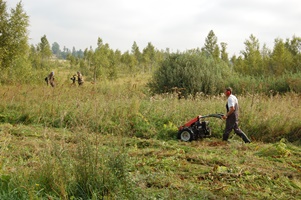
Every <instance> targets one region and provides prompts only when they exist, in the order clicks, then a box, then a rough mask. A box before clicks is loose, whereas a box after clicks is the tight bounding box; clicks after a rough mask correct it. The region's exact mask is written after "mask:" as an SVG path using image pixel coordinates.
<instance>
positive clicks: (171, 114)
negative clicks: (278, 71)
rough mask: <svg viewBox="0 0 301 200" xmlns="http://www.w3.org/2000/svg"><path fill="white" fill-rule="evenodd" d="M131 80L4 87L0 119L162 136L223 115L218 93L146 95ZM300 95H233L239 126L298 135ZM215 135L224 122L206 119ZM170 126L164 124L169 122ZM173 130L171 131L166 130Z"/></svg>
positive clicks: (257, 134) (260, 134)
mask: <svg viewBox="0 0 301 200" xmlns="http://www.w3.org/2000/svg"><path fill="white" fill-rule="evenodd" d="M135 84H136V83H135V82H134V81H133V80H128V81H127V82H120V83H118V82H117V83H116V82H114V83H110V82H103V83H101V84H99V85H92V84H91V85H88V84H86V85H85V86H84V87H71V86H69V85H66V86H61V87H57V88H50V87H46V86H45V87H43V86H26V85H25V86H22V85H20V86H4V87H2V88H1V91H0V96H2V101H1V103H0V111H1V115H0V121H1V122H6V123H11V124H20V123H21V124H37V125H43V126H45V127H55V128H66V129H68V130H72V131H77V130H81V129H86V130H88V131H90V132H95V133H103V134H113V135H121V136H137V137H141V138H157V137H161V138H165V139H172V137H169V136H167V135H165V136H164V132H166V128H168V127H169V128H170V129H173V130H175V131H176V127H177V126H180V125H182V124H183V123H185V122H186V121H188V120H189V119H191V118H193V117H195V116H197V115H200V114H201V115H206V114H211V113H224V112H225V103H226V98H225V97H224V96H223V95H216V96H206V95H202V94H197V95H196V96H194V97H191V98H190V97H188V98H187V99H180V100H179V99H178V96H177V95H176V94H172V93H171V94H163V95H156V96H150V95H149V94H148V93H147V91H146V89H145V88H143V87H141V86H138V88H137V86H136V85H135ZM299 98H300V95H299V94H296V93H286V94H283V95H279V94H276V95H275V94H270V95H269V96H267V95H260V94H256V93H247V94H245V95H238V99H239V103H240V107H241V111H240V125H241V128H242V129H244V130H245V131H246V133H247V134H248V135H249V136H250V137H251V138H253V140H260V141H266V142H272V141H279V139H281V138H282V137H284V138H287V139H288V140H290V141H294V140H297V139H298V138H300V137H299V136H300V127H301V122H300V120H298V118H299V116H300V114H301V107H300V101H299ZM209 120H210V121H211V125H212V126H213V128H214V130H213V131H214V134H216V135H217V136H220V135H221V134H222V129H223V125H224V123H223V122H222V121H221V120H217V119H209ZM168 124H169V125H168ZM171 134H172V133H171Z"/></svg>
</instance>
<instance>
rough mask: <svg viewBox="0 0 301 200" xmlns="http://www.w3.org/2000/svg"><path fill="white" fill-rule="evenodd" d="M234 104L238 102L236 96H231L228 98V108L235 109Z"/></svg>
mask: <svg viewBox="0 0 301 200" xmlns="http://www.w3.org/2000/svg"><path fill="white" fill-rule="evenodd" d="M235 104H238V100H237V98H236V96H234V95H233V94H231V95H230V96H229V97H228V108H229V109H230V108H231V107H234V108H235Z"/></svg>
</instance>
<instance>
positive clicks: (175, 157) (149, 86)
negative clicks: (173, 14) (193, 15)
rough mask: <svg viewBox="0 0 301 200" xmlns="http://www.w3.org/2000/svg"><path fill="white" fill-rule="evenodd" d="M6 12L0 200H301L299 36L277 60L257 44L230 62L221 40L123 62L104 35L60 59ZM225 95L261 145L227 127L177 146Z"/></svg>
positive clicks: (278, 45)
mask: <svg viewBox="0 0 301 200" xmlns="http://www.w3.org/2000/svg"><path fill="white" fill-rule="evenodd" d="M0 11H1V12H0V18H1V20H0V32H1V33H2V34H1V35H0V69H1V76H0V83H1V88H0V96H1V101H0V199H300V198H301V192H300V191H301V182H300V170H301V169H300V164H301V163H300V154H301V149H300V144H301V141H300V136H301V131H300V130H301V122H300V120H299V116H300V114H301V110H300V109H301V106H300V101H299V99H300V92H301V81H300V80H301V79H300V78H301V77H300V76H301V74H300V55H301V52H300V48H299V46H300V42H301V39H300V38H298V37H295V36H294V37H293V38H292V39H287V40H286V41H285V42H284V41H283V40H281V39H276V40H275V47H274V49H273V50H272V51H270V50H268V49H266V48H265V47H264V48H262V50H260V46H259V41H258V40H257V39H256V38H255V37H254V36H253V35H251V36H250V38H249V40H246V42H245V45H246V49H245V50H244V51H242V52H241V53H242V55H241V56H239V57H236V56H233V57H232V58H230V59H229V58H228V54H227V51H226V46H227V44H226V43H221V45H220V46H219V45H218V43H217V37H216V36H215V34H214V32H213V31H210V32H209V34H208V37H207V38H206V40H205V44H204V47H203V48H202V49H198V48H197V49H192V50H188V51H186V52H177V53H170V52H169V50H168V49H167V50H166V51H159V50H157V49H156V48H155V47H154V46H153V45H152V44H151V43H148V45H147V46H146V47H145V48H144V49H143V50H142V51H140V50H139V47H138V45H137V44H136V42H134V44H133V46H132V49H131V52H129V51H128V52H124V53H121V52H120V51H118V50H116V51H114V50H112V49H111V48H110V47H109V44H106V43H103V41H102V39H101V38H98V40H97V47H96V48H95V49H92V48H90V49H85V51H79V52H76V50H75V48H73V50H72V52H71V51H69V50H68V49H65V48H64V51H63V52H62V51H61V50H60V48H59V45H58V44H57V43H54V44H53V45H52V48H51V45H50V44H49V42H48V40H47V37H46V35H44V36H42V37H41V42H40V43H39V44H37V45H31V46H29V44H28V30H27V27H28V22H29V21H28V16H27V14H26V13H25V11H24V10H23V8H22V4H21V3H19V4H17V6H16V9H12V10H11V13H8V12H7V11H6V4H5V2H4V1H2V0H0ZM220 48H221V49H220ZM78 70H80V71H81V72H82V73H83V75H84V77H85V81H86V82H85V83H84V85H83V86H82V87H78V86H77V85H71V81H70V77H71V76H72V75H73V74H74V73H75V72H76V71H78ZM50 71H55V81H56V87H54V88H51V87H47V86H46V84H45V82H44V78H45V76H46V75H47V74H48V73H49V72H50ZM226 86H232V87H233V88H234V93H235V94H237V96H238V98H239V102H240V108H241V110H240V113H241V115H240V126H241V128H242V129H243V130H244V131H245V132H246V133H247V135H248V136H249V137H250V138H251V139H252V143H251V144H248V145H245V144H243V143H242V141H241V139H240V138H238V137H237V136H232V137H231V139H230V141H231V143H230V144H227V143H224V142H221V136H222V133H223V128H224V121H223V120H219V119H210V126H211V128H212V137H211V138H208V139H203V140H199V141H193V142H189V143H184V142H181V141H178V140H177V139H176V135H177V127H178V126H181V125H183V123H185V122H187V121H188V120H190V119H191V118H194V117H195V116H197V115H206V114H211V113H223V112H225V101H226V99H225V97H224V96H223V95H222V94H221V93H222V91H223V89H224V87H226ZM182 97H185V98H182Z"/></svg>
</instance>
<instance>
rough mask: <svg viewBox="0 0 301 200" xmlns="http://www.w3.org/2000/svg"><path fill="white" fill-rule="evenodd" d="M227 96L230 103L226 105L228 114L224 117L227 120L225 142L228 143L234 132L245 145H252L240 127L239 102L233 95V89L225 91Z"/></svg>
mask: <svg viewBox="0 0 301 200" xmlns="http://www.w3.org/2000/svg"><path fill="white" fill-rule="evenodd" d="M225 95H226V96H227V98H228V102H227V104H226V108H227V114H226V115H224V116H223V119H226V128H225V132H224V134H223V140H224V141H228V138H229V134H230V133H231V131H232V130H234V132H235V133H236V134H237V135H238V136H240V137H241V138H242V139H243V141H244V142H245V143H250V142H251V141H250V140H249V138H248V137H247V136H246V134H245V133H244V132H243V131H242V130H241V129H240V128H239V127H238V110H239V106H238V100H237V98H236V96H234V95H233V94H232V88H230V87H229V88H227V89H226V90H225Z"/></svg>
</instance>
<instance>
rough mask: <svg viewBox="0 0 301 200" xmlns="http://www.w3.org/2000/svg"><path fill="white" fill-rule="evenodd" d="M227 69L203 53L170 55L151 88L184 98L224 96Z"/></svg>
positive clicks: (156, 75)
mask: <svg viewBox="0 0 301 200" xmlns="http://www.w3.org/2000/svg"><path fill="white" fill-rule="evenodd" d="M229 70H230V69H229V67H228V65H227V64H226V63H225V62H223V61H220V62H217V61H216V60H215V59H214V58H213V57H212V56H207V55H206V54H205V53H204V52H200V51H188V52H186V53H175V54H170V55H169V56H168V57H167V58H166V59H165V60H164V61H163V62H162V64H161V66H160V67H159V69H158V70H157V71H156V72H155V74H154V76H153V80H152V82H151V83H150V84H149V86H150V88H152V89H153V92H155V93H165V92H173V91H175V92H178V93H181V95H184V96H187V95H188V94H193V95H195V94H196V93H201V92H203V93H205V94H216V93H219V92H222V90H223V85H224V78H223V77H228V76H229V74H230V71H229Z"/></svg>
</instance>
